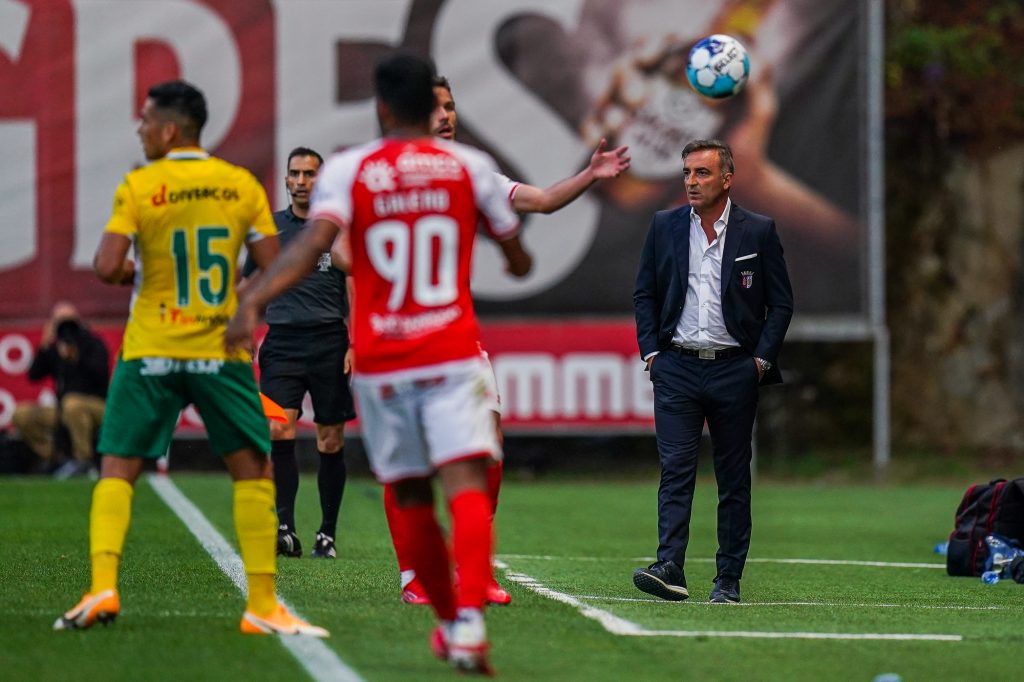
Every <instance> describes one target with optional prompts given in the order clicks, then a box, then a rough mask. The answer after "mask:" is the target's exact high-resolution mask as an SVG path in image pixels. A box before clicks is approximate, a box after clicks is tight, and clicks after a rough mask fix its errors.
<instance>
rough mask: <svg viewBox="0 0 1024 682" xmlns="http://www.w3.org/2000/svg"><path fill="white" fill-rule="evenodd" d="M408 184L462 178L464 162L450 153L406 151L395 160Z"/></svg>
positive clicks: (404, 180)
mask: <svg viewBox="0 0 1024 682" xmlns="http://www.w3.org/2000/svg"><path fill="white" fill-rule="evenodd" d="M395 165H396V166H397V167H398V171H399V172H400V173H401V174H402V181H403V183H404V184H406V185H419V184H425V183H427V182H430V181H432V180H460V179H461V178H462V176H463V168H462V163H460V162H459V160H458V159H456V158H454V157H452V156H449V155H448V154H430V153H427V152H406V153H404V154H400V155H399V156H398V159H397V160H396V161H395Z"/></svg>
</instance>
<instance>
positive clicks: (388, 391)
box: [352, 357, 501, 483]
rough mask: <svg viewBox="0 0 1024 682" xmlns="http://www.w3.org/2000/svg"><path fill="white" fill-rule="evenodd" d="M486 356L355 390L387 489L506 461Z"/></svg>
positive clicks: (363, 382)
mask: <svg viewBox="0 0 1024 682" xmlns="http://www.w3.org/2000/svg"><path fill="white" fill-rule="evenodd" d="M488 371H489V370H488V368H487V366H485V364H484V362H483V359H482V358H480V357H474V358H468V359H466V360H459V361H456V362H448V363H444V364H440V365H431V366H429V367H418V368H416V369H411V370H401V371H398V372H383V373H375V374H356V375H355V376H354V377H353V379H352V387H353V388H354V389H355V392H356V396H357V397H358V399H359V417H360V420H361V424H362V430H363V438H364V439H365V441H366V449H367V453H368V454H369V459H370V467H371V468H372V469H373V473H374V475H375V476H376V477H377V480H379V481H380V482H382V483H393V482H395V481H400V480H402V479H406V478H421V477H425V476H431V475H433V473H434V472H435V471H436V470H437V468H438V467H440V466H443V465H445V464H449V463H451V462H455V461H458V460H460V459H465V458H468V457H477V456H486V457H490V458H492V459H494V460H499V459H501V449H500V448H499V446H498V440H497V436H496V433H495V429H494V416H493V415H492V413H491V411H492V409H493V405H494V402H495V399H494V398H493V397H488V393H489V392H490V391H489V390H488V381H487V372H488Z"/></svg>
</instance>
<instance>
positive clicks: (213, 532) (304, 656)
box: [146, 474, 363, 682]
mask: <svg viewBox="0 0 1024 682" xmlns="http://www.w3.org/2000/svg"><path fill="white" fill-rule="evenodd" d="M146 478H147V480H148V482H149V485H150V487H152V488H153V490H154V491H155V492H156V494H157V496H159V497H160V499H161V500H163V501H164V503H165V504H166V505H167V506H168V507H170V509H171V511H173V512H174V513H175V515H177V517H178V518H179V519H181V522H182V523H184V524H185V527H186V528H188V529H189V531H190V532H191V533H192V535H194V536H195V538H196V540H198V541H199V544H200V545H202V547H203V549H205V550H206V553H207V554H209V555H210V556H211V557H212V558H213V560H214V561H216V562H217V566H219V567H220V570H222V571H223V572H224V574H225V575H226V576H227V577H228V578H230V579H231V582H233V583H234V584H235V587H237V588H238V591H239V592H241V593H242V596H243V597H244V596H245V595H246V594H247V592H248V589H247V587H246V579H245V568H244V567H243V566H242V558H241V557H240V556H238V553H237V552H235V550H234V548H232V547H231V545H229V544H228V541H227V540H225V539H224V536H222V535H221V534H220V533H219V532H218V531H217V529H216V528H214V527H213V525H212V524H211V523H210V522H209V521H208V520H207V518H206V517H205V516H204V515H203V513H202V512H201V511H199V509H198V507H196V506H195V505H194V504H192V502H191V500H189V499H188V498H187V497H185V495H184V493H182V492H181V490H180V489H179V488H178V486H176V485H175V484H174V481H172V480H171V479H170V478H169V477H168V476H158V475H153V474H150V475H149V476H147V477H146ZM278 599H279V600H280V601H281V602H282V603H285V601H284V600H283V599H281V598H280V597H278ZM285 605H286V606H287V604H286V603H285ZM288 608H289V609H291V611H292V613H294V614H295V615H297V616H298V615H299V614H298V612H297V611H295V609H293V608H292V607H291V606H288ZM300 617H301V616H300ZM277 639H278V640H279V641H280V642H281V644H282V645H284V647H285V648H286V649H288V651H289V653H291V655H292V656H293V657H294V658H295V659H296V660H297V661H298V662H299V664H300V665H301V666H302V667H303V668H305V669H306V672H308V673H309V676H310V677H312V678H313V679H314V680H317V682H329V681H339V680H340V681H341V682H362V680H363V678H362V677H360V676H359V674H358V673H357V672H356V671H355V670H353V669H352V668H350V667H348V666H347V665H345V663H344V662H343V661H342V660H341V659H340V658H338V655H337V654H336V653H335V652H334V651H333V650H332V649H331V648H330V647H328V646H327V645H326V644H324V643H323V642H321V641H320V640H319V639H317V638H316V637H307V636H304V635H298V636H294V637H278V638H277Z"/></svg>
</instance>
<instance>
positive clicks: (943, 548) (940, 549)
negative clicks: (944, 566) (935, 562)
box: [932, 542, 949, 556]
mask: <svg viewBox="0 0 1024 682" xmlns="http://www.w3.org/2000/svg"><path fill="white" fill-rule="evenodd" d="M932 551H933V552H934V553H936V554H938V555H939V556H946V555H947V554H949V543H948V542H940V543H938V544H937V545H935V547H933V548H932Z"/></svg>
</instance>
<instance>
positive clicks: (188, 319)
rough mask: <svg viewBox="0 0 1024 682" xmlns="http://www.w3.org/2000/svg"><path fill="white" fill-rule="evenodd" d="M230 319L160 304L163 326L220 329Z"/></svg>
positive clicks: (219, 315) (227, 316)
mask: <svg viewBox="0 0 1024 682" xmlns="http://www.w3.org/2000/svg"><path fill="white" fill-rule="evenodd" d="M328 256H329V254H328ZM230 319H231V316H230V315H225V314H223V313H214V314H212V315H208V314H206V313H199V314H196V315H190V314H188V313H186V312H185V311H184V310H182V309H181V308H168V307H167V306H166V305H165V304H163V303H161V304H160V322H162V323H164V324H181V325H185V324H200V325H204V326H207V327H220V326H224V325H226V324H227V323H228V320H230Z"/></svg>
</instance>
